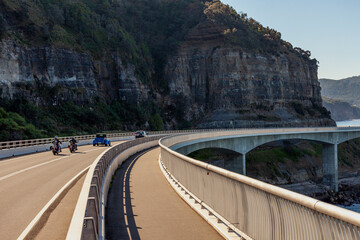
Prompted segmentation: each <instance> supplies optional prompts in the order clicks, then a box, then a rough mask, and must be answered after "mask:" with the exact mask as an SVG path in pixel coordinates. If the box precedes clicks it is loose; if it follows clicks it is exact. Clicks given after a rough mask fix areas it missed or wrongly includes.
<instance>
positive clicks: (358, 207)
mask: <svg viewBox="0 0 360 240" xmlns="http://www.w3.org/2000/svg"><path fill="white" fill-rule="evenodd" d="M336 125H337V126H338V127H360V119H353V120H348V121H338V122H336ZM339 207H344V208H346V209H349V210H351V211H355V212H358V213H360V204H353V205H351V206H341V205H339Z"/></svg>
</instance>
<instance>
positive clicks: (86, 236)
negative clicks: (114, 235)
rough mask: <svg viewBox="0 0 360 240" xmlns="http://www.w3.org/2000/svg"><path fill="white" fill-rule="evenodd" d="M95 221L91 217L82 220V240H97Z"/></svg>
mask: <svg viewBox="0 0 360 240" xmlns="http://www.w3.org/2000/svg"><path fill="white" fill-rule="evenodd" d="M97 232H98V230H97V227H96V220H95V219H94V218H93V217H85V218H84V226H83V231H82V235H81V239H82V240H98V233H97Z"/></svg>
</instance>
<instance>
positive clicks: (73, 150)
mask: <svg viewBox="0 0 360 240" xmlns="http://www.w3.org/2000/svg"><path fill="white" fill-rule="evenodd" d="M68 148H69V151H70V152H71V153H74V152H75V150H76V145H75V144H74V143H72V142H71V141H70V144H69V146H68Z"/></svg>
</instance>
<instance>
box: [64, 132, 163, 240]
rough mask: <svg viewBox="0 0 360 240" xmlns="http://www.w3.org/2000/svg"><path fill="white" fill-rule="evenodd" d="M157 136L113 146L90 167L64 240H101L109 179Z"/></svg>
mask: <svg viewBox="0 0 360 240" xmlns="http://www.w3.org/2000/svg"><path fill="white" fill-rule="evenodd" d="M160 138H161V136H156V137H146V138H142V139H136V140H133V141H129V142H125V143H121V144H118V145H116V146H113V147H112V148H110V149H109V150H108V151H106V152H104V153H102V154H101V155H100V156H98V158H97V159H96V160H95V161H94V163H93V164H92V165H91V167H90V169H89V171H88V173H87V175H86V178H85V181H84V184H83V187H82V190H81V193H80V196H79V199H78V202H77V204H76V207H75V210H74V214H73V217H72V220H71V223H70V227H69V230H68V233H67V237H66V239H67V240H79V239H86V240H92V239H103V240H104V239H105V204H106V200H107V194H108V190H109V185H110V182H111V178H112V176H113V174H114V172H115V171H116V169H117V168H118V166H119V165H121V163H122V162H123V161H125V160H126V159H127V158H129V157H130V156H131V155H133V154H135V153H137V152H139V151H142V150H144V149H147V148H150V147H153V146H156V145H157V144H158V140H159V139H160Z"/></svg>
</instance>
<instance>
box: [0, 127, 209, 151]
mask: <svg viewBox="0 0 360 240" xmlns="http://www.w3.org/2000/svg"><path fill="white" fill-rule="evenodd" d="M194 131H214V130H210V129H199V130H173V131H152V132H147V133H148V135H159V134H176V133H187V132H194ZM128 136H129V137H130V136H135V132H120V133H107V134H106V137H107V138H118V137H128ZM74 137H75V139H76V140H78V141H84V140H93V139H94V138H95V137H96V134H92V135H80V136H74ZM71 139H72V136H71V137H59V140H60V141H61V142H63V143H65V142H68V141H70V140H71ZM52 141H54V138H41V139H28V140H16V141H7V142H0V150H2V149H9V148H18V147H28V146H37V145H46V144H51V143H52Z"/></svg>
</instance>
